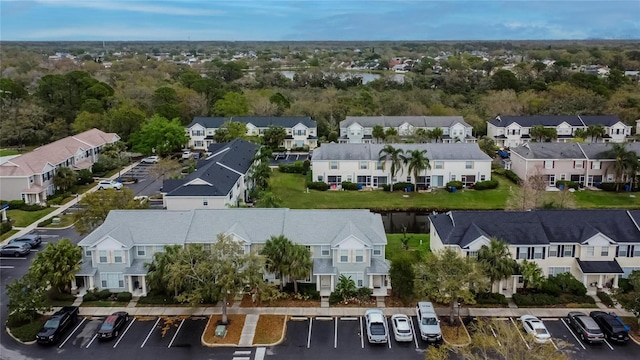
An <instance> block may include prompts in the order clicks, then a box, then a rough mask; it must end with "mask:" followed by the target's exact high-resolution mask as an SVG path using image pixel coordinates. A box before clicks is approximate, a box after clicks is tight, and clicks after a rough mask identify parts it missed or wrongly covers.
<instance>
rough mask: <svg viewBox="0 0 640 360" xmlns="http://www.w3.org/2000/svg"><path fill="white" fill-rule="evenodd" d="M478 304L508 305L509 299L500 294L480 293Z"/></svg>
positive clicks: (477, 296)
mask: <svg viewBox="0 0 640 360" xmlns="http://www.w3.org/2000/svg"><path fill="white" fill-rule="evenodd" d="M476 303H477V304H481V305H508V304H509V301H508V300H507V298H506V297H505V296H504V295H502V294H498V293H479V294H476Z"/></svg>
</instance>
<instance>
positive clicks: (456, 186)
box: [447, 181, 464, 191]
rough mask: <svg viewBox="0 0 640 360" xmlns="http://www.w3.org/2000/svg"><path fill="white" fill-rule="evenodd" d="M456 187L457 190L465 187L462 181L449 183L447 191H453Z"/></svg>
mask: <svg viewBox="0 0 640 360" xmlns="http://www.w3.org/2000/svg"><path fill="white" fill-rule="evenodd" d="M454 187H455V188H456V189H462V188H463V187H464V185H463V184H462V181H449V182H448V183H447V191H453V188H454Z"/></svg>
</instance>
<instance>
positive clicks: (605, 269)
mask: <svg viewBox="0 0 640 360" xmlns="http://www.w3.org/2000/svg"><path fill="white" fill-rule="evenodd" d="M576 260H577V261H578V266H580V270H582V273H583V274H622V273H623V272H624V271H622V268H621V267H620V264H618V262H617V261H616V260H613V261H583V260H580V259H576Z"/></svg>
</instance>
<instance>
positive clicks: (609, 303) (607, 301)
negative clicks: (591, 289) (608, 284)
mask: <svg viewBox="0 0 640 360" xmlns="http://www.w3.org/2000/svg"><path fill="white" fill-rule="evenodd" d="M596 296H597V297H598V298H599V299H600V301H602V303H603V304H605V305H606V306H608V307H613V305H615V304H614V302H613V299H612V298H611V296H609V294H607V293H606V292H602V291H598V292H597V293H596Z"/></svg>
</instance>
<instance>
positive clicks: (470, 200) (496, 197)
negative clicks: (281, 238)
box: [270, 170, 515, 210]
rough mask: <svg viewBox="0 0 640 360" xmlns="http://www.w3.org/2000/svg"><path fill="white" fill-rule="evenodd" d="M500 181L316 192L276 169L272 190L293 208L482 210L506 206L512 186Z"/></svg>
mask: <svg viewBox="0 0 640 360" xmlns="http://www.w3.org/2000/svg"><path fill="white" fill-rule="evenodd" d="M493 179H496V180H498V181H499V182H500V186H499V187H498V188H497V189H495V190H484V191H475V190H463V191H460V190H459V191H458V192H456V193H449V192H447V191H446V190H443V189H438V190H436V191H434V192H431V193H405V192H401V191H394V192H388V191H315V190H309V193H306V192H305V190H306V188H305V178H304V176H303V175H299V174H286V173H281V172H279V171H278V170H274V171H273V174H272V175H271V182H270V183H271V189H272V190H271V191H272V192H273V193H274V194H275V195H276V196H277V197H278V198H280V200H281V203H282V207H287V208H291V209H372V210H396V209H417V210H421V209H422V210H463V209H464V210H479V209H503V208H504V206H505V203H506V200H507V197H508V195H509V188H510V186H515V185H513V184H512V183H511V182H510V181H509V180H507V179H506V178H504V177H502V176H499V175H494V176H493Z"/></svg>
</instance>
